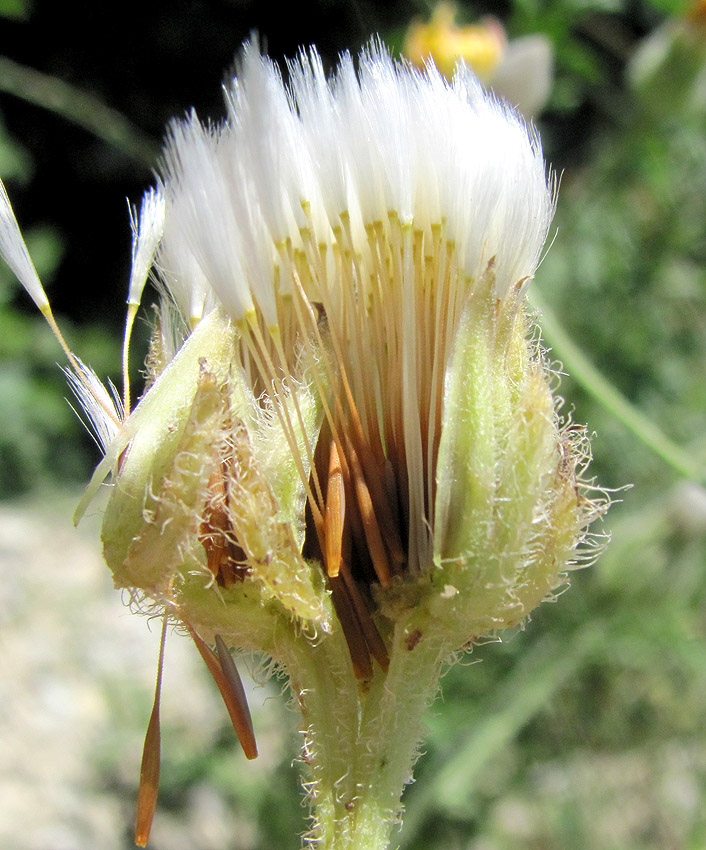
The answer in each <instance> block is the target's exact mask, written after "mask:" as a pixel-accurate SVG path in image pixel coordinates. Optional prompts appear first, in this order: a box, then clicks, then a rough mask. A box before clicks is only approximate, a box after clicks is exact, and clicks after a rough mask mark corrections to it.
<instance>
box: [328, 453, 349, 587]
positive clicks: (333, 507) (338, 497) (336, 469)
mask: <svg viewBox="0 0 706 850" xmlns="http://www.w3.org/2000/svg"><path fill="white" fill-rule="evenodd" d="M345 519H346V489H345V485H344V482H343V470H342V468H341V461H340V459H339V457H338V449H337V448H336V443H335V442H334V441H333V440H331V452H330V456H329V468H328V485H327V488H326V570H327V572H328V574H329V576H330V577H334V576H337V575H338V572H339V570H340V567H341V545H342V542H343V525H344V523H345Z"/></svg>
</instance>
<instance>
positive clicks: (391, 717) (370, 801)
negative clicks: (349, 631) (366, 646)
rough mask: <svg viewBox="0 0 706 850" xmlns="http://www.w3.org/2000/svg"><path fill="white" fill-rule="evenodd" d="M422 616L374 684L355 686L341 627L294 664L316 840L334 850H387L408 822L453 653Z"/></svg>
mask: <svg viewBox="0 0 706 850" xmlns="http://www.w3.org/2000/svg"><path fill="white" fill-rule="evenodd" d="M413 617H414V614H411V615H410V616H409V617H407V618H404V619H402V620H401V621H400V622H398V623H397V625H396V628H395V633H394V637H393V643H392V647H391V653H390V668H389V671H388V672H387V674H385V673H384V672H383V671H382V670H380V669H379V668H378V669H376V671H375V674H374V676H373V679H372V681H371V682H370V683H368V684H366V685H363V684H361V683H359V682H357V681H356V680H355V678H354V676H353V671H352V666H351V663H350V659H349V657H348V652H347V648H346V647H345V645H344V644H343V641H342V639H341V637H340V632H339V631H338V630H335V631H334V634H333V635H330V636H327V637H326V639H325V640H323V641H321V643H320V644H319V645H318V646H317V647H316V648H315V651H314V652H313V653H312V652H311V646H309V647H307V648H306V650H305V651H303V652H301V653H297V656H300V657H297V658H296V659H294V658H292V659H291V662H290V665H289V669H290V681H291V684H292V690H293V693H294V694H295V697H297V694H298V700H299V705H300V708H301V712H302V716H303V718H304V720H305V724H306V729H305V734H306V743H305V747H304V761H305V763H306V764H307V765H308V767H309V770H310V772H311V777H312V781H311V783H309V784H308V786H307V787H308V788H309V790H310V793H311V801H312V815H313V818H314V827H313V829H312V831H311V835H310V838H311V840H312V842H315V843H316V846H317V847H320V848H324V850H353V848H355V850H384V848H386V847H387V846H388V844H389V841H390V834H391V832H392V828H393V827H394V826H395V825H396V824H397V823H398V822H399V814H400V808H401V805H400V799H401V796H402V791H403V789H404V786H405V785H406V784H407V783H409V782H410V780H411V774H412V765H413V763H414V760H415V758H416V754H417V747H418V744H419V741H420V739H421V733H422V717H423V715H424V712H425V710H426V708H427V706H428V705H429V703H430V702H431V700H432V698H433V697H434V695H435V693H436V689H437V686H438V681H439V674H440V670H441V665H442V663H443V661H444V659H445V658H446V657H447V655H448V647H447V646H446V645H445V643H444V642H443V641H442V640H440V639H438V638H431V637H426V636H424V635H423V634H421V633H420V632H418V629H417V628H416V627H414V625H413V620H412V618H413ZM302 649H304V648H303V647H302ZM304 667H305V668H306V669H304ZM300 681H301V682H304V681H306V687H302V686H301V685H300V684H299V683H300Z"/></svg>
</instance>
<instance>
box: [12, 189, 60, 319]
mask: <svg viewBox="0 0 706 850" xmlns="http://www.w3.org/2000/svg"><path fill="white" fill-rule="evenodd" d="M0 254H2V257H3V259H4V260H5V262H6V263H7V264H8V266H9V267H10V268H11V269H12V271H13V273H14V275H15V277H16V278H17V280H19V282H20V283H21V284H22V286H24V288H25V289H26V290H27V292H28V293H29V295H30V297H31V298H32V300H33V301H34V303H35V304H36V305H37V307H38V308H39V309H40V310H41V311H42V313H46V312H47V311H48V310H49V299H48V298H47V295H46V293H45V292H44V287H43V286H42V284H41V282H40V280H39V275H38V274H37V270H36V269H35V268H34V263H33V262H32V258H31V257H30V256H29V251H28V250H27V246H26V245H25V241H24V239H23V238H22V234H21V233H20V228H19V225H18V224H17V219H16V218H15V213H14V212H13V210H12V205H11V204H10V199H9V198H8V196H7V191H6V189H5V186H4V184H3V183H2V181H0Z"/></svg>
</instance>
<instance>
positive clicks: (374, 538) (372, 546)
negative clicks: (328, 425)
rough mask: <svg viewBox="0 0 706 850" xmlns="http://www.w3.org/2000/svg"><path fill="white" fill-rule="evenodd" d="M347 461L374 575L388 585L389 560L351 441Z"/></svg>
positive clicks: (382, 583) (384, 584)
mask: <svg viewBox="0 0 706 850" xmlns="http://www.w3.org/2000/svg"><path fill="white" fill-rule="evenodd" d="M346 448H347V455H348V462H349V465H350V470H351V476H352V479H353V487H354V490H355V495H356V500H357V502H358V510H359V511H360V518H361V521H362V523H363V531H364V533H365V540H366V543H367V544H368V551H369V552H370V558H371V560H372V562H373V568H374V570H375V575H376V576H377V577H378V581H379V582H380V584H381V585H382V586H383V587H389V586H390V578H391V577H390V562H389V560H388V558H387V550H386V549H385V544H384V543H383V540H382V535H381V534H380V527H379V525H378V522H377V518H376V516H375V509H374V507H373V503H372V500H371V498H370V491H369V490H368V485H367V483H366V481H365V477H364V476H363V470H362V469H361V466H360V461H359V460H358V456H357V454H356V453H355V449H354V448H353V444H352V442H351V441H349V442H348V445H347V447H346Z"/></svg>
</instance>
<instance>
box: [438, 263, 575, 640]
mask: <svg viewBox="0 0 706 850" xmlns="http://www.w3.org/2000/svg"><path fill="white" fill-rule="evenodd" d="M518 290H519V287H518ZM523 301H524V299H523V298H522V297H521V295H520V293H519V291H515V292H510V293H509V294H508V295H507V296H506V297H505V298H504V299H502V300H497V299H496V298H495V296H494V294H493V274H492V268H491V269H489V271H488V273H487V274H486V276H485V279H484V280H482V281H479V283H478V285H477V287H476V289H475V291H474V292H473V295H472V296H471V298H470V299H469V302H468V305H467V307H466V309H465V311H464V314H463V317H462V320H461V324H460V327H459V330H458V334H457V337H456V340H455V344H454V351H453V354H452V358H451V361H450V364H449V368H448V370H447V374H446V385H445V393H444V409H443V416H442V432H441V440H440V445H439V456H438V466H437V495H436V517H435V529H436V535H435V540H434V544H435V548H434V559H435V568H434V570H433V573H432V576H433V581H432V584H433V588H434V592H433V593H432V595H431V597H430V599H429V605H430V610H431V611H433V612H434V614H435V615H436V617H438V619H439V620H440V621H442V622H445V623H446V624H447V628H449V629H455V630H456V637H457V639H458V645H462V644H463V643H464V641H465V642H468V641H471V640H473V639H474V638H477V637H479V636H481V635H488V634H490V633H492V632H494V631H496V630H499V629H504V628H508V627H512V626H515V625H517V624H518V623H521V622H522V621H523V620H524V619H525V618H526V617H527V615H528V614H529V613H530V612H531V611H532V610H533V609H534V608H535V607H536V606H537V605H539V604H540V602H542V601H543V600H544V599H545V598H547V597H548V596H549V594H550V593H551V592H552V591H553V590H555V589H556V588H557V587H559V586H560V585H561V584H563V583H565V577H564V572H565V570H566V568H567V566H568V565H569V563H570V561H571V558H572V555H573V553H574V550H575V547H576V544H577V541H578V540H579V539H580V536H581V529H582V528H583V526H584V525H585V521H586V516H585V513H586V502H585V500H584V499H583V497H582V496H580V495H579V493H578V491H577V487H576V477H575V472H576V469H575V467H576V463H577V461H578V459H579V457H580V455H578V454H577V447H576V446H574V445H573V443H572V437H571V432H570V431H565V432H562V429H561V427H560V422H559V418H558V416H557V413H556V409H555V401H554V398H553V396H552V393H551V388H550V385H549V381H550V379H551V373H550V372H549V370H548V368H547V367H546V365H545V364H544V362H543V360H542V357H541V354H540V352H539V351H538V346H537V345H536V344H535V343H532V342H530V341H528V340H527V330H528V322H527V317H526V314H525V310H524V303H523ZM464 636H465V637H464ZM462 639H463V640H462Z"/></svg>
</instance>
